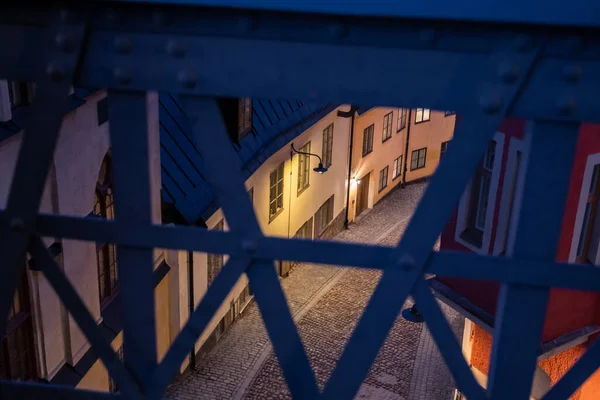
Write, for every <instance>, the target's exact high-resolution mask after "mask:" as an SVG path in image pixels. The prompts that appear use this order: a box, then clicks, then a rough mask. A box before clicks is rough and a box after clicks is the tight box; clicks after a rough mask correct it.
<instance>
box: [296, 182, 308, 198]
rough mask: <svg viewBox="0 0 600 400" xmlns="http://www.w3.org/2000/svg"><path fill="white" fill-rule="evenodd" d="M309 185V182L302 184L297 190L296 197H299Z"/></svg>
mask: <svg viewBox="0 0 600 400" xmlns="http://www.w3.org/2000/svg"><path fill="white" fill-rule="evenodd" d="M309 187H310V184H308V185H306V186H304V187H303V188H302V189H300V190H298V192H297V194H296V197H299V196H300V195H301V194H302V193H304V192H305V191H306V189H308V188H309Z"/></svg>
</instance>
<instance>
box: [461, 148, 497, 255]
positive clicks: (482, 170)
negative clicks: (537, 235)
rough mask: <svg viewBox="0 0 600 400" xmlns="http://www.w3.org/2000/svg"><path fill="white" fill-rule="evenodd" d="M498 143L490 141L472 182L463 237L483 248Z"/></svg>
mask: <svg viewBox="0 0 600 400" xmlns="http://www.w3.org/2000/svg"><path fill="white" fill-rule="evenodd" d="M496 145H497V143H496V141H495V140H490V142H489V144H488V147H487V150H486V152H485V155H484V157H483V160H482V161H481V162H480V164H479V167H478V168H477V171H476V172H475V176H474V177H473V180H472V181H471V196H470V200H469V204H468V210H467V220H466V228H467V229H466V230H465V232H463V235H461V237H462V238H463V239H465V240H467V241H469V242H471V243H473V244H474V245H476V246H478V247H481V244H482V240H483V233H484V231H485V227H486V224H487V223H488V222H489V221H487V214H488V206H489V202H490V187H491V185H492V173H493V171H494V161H495V158H496Z"/></svg>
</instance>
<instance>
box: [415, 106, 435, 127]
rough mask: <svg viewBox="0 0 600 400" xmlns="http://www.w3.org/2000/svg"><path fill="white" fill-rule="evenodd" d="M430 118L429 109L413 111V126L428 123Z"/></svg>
mask: <svg viewBox="0 0 600 400" xmlns="http://www.w3.org/2000/svg"><path fill="white" fill-rule="evenodd" d="M430 117H431V110H430V109H429V108H417V110H416V111H415V124H418V123H420V122H425V121H429V119H430Z"/></svg>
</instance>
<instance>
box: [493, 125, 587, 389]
mask: <svg viewBox="0 0 600 400" xmlns="http://www.w3.org/2000/svg"><path fill="white" fill-rule="evenodd" d="M578 133H579V125H576V124H557V123H554V124H552V123H548V122H536V123H535V124H533V131H532V130H531V129H529V130H528V132H527V133H526V135H527V137H526V141H527V143H528V149H527V151H526V152H525V159H524V160H523V166H524V168H523V169H522V171H521V173H523V174H524V176H525V180H524V185H525V186H524V189H523V193H522V199H526V201H522V202H521V201H518V202H517V205H516V207H515V212H516V214H515V215H517V216H519V218H518V220H517V221H518V222H517V225H516V226H517V228H516V229H517V231H516V232H517V233H516V240H515V245H514V250H512V256H514V257H521V258H525V259H536V260H539V261H548V262H553V261H554V260H555V259H556V249H557V248H558V242H559V238H560V231H561V226H562V222H563V215H564V210H565V204H566V199H567V194H568V191H569V183H570V180H571V169H572V166H573V160H574V158H575V146H576V143H577V138H578ZM541 204H543V205H544V206H543V207H541V206H540V205H541ZM549 295H550V290H549V289H548V288H539V287H532V286H526V285H502V288H501V290H500V294H499V297H498V309H497V313H496V314H497V317H496V327H497V329H496V331H495V334H494V341H493V346H492V357H491V361H492V362H491V365H490V380H489V392H490V398H491V399H492V400H500V399H506V398H507V397H510V398H513V399H517V400H518V399H523V400H527V399H529V396H530V394H531V387H532V382H533V374H534V371H535V368H536V365H537V357H538V352H537V347H538V346H539V343H540V342H541V335H542V330H543V326H544V321H545V319H546V307H547V303H548V298H549ZM524 321H527V329H523V322H524ZM515 360H518V362H515Z"/></svg>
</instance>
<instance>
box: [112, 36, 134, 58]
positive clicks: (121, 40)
mask: <svg viewBox="0 0 600 400" xmlns="http://www.w3.org/2000/svg"><path fill="white" fill-rule="evenodd" d="M114 45H115V49H116V50H117V51H118V52H119V53H121V54H129V53H131V49H133V43H132V42H131V39H129V38H126V37H123V36H117V37H116V38H115V42H114Z"/></svg>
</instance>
